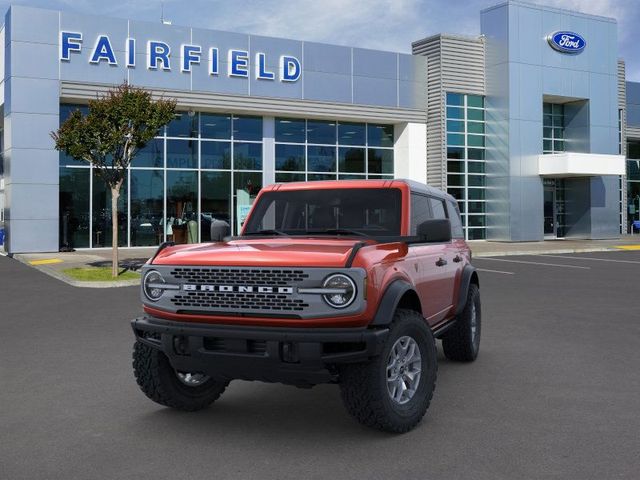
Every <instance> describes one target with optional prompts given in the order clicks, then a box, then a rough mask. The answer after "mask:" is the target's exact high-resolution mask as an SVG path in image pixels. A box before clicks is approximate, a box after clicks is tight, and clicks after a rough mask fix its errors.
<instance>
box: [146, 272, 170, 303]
mask: <svg viewBox="0 0 640 480" xmlns="http://www.w3.org/2000/svg"><path fill="white" fill-rule="evenodd" d="M164 283H165V281H164V278H162V275H160V273H159V272H158V271H156V270H149V271H148V272H147V273H146V274H145V275H144V279H143V280H142V291H143V292H144V296H145V297H147V298H148V299H149V300H151V301H152V302H157V301H158V300H159V299H160V297H161V296H162V294H163V293H164V288H162V287H161V285H163V284H164Z"/></svg>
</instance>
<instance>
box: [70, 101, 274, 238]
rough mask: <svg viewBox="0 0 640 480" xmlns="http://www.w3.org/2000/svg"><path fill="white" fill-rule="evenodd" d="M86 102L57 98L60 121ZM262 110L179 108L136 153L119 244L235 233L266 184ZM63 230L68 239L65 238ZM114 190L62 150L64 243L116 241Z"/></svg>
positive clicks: (121, 217)
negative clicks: (239, 112) (252, 113)
mask: <svg viewBox="0 0 640 480" xmlns="http://www.w3.org/2000/svg"><path fill="white" fill-rule="evenodd" d="M76 109H77V110H80V112H81V113H83V114H86V113H87V111H88V110H87V107H86V106H85V105H73V104H62V105H60V122H63V121H64V120H65V119H66V118H68V116H69V115H70V114H71V112H72V111H74V110H76ZM262 148H263V147H262V117H259V116H249V115H232V114H221V113H204V112H177V113H176V116H175V119H174V120H173V121H171V122H170V123H169V125H167V126H166V127H165V128H163V129H162V130H161V131H159V132H158V135H157V136H156V137H155V138H154V139H153V140H151V141H150V142H148V143H147V145H146V146H145V147H144V148H143V149H141V150H140V151H139V152H138V154H137V155H136V157H135V158H134V160H133V162H132V165H131V167H130V169H129V172H128V178H127V181H126V182H125V184H124V185H123V187H122V191H121V196H120V199H119V202H118V205H119V208H118V217H119V222H120V227H119V228H120V231H119V242H118V243H119V244H120V245H121V246H131V247H134V246H155V245H159V244H160V243H162V242H163V241H168V240H170V241H175V242H176V243H196V242H199V241H209V240H211V238H212V237H211V235H212V232H214V238H220V237H219V234H220V232H227V233H229V232H231V233H237V232H238V231H239V228H240V227H241V225H242V222H243V221H244V217H245V216H246V214H247V212H248V209H249V207H250V206H251V203H252V202H253V200H254V199H255V197H256V195H257V193H258V191H259V190H260V188H262ZM65 232H66V239H65V238H64V235H65ZM111 241H112V239H111V193H110V191H109V190H108V189H106V188H105V184H104V181H103V180H102V179H101V178H100V177H99V176H98V175H97V171H96V169H94V168H93V167H91V166H90V165H89V164H88V163H87V162H83V161H76V160H74V159H73V158H69V157H67V156H66V155H64V154H62V153H60V245H61V246H62V245H63V244H64V243H65V242H66V243H67V244H69V246H71V247H74V248H83V247H85V248H86V247H109V246H111Z"/></svg>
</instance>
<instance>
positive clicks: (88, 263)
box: [13, 247, 157, 288]
mask: <svg viewBox="0 0 640 480" xmlns="http://www.w3.org/2000/svg"><path fill="white" fill-rule="evenodd" d="M156 249H157V247H143V248H121V249H120V250H119V262H118V263H119V265H120V269H121V270H122V269H127V270H133V271H137V270H139V269H140V267H141V266H142V265H144V264H145V262H146V261H147V260H148V259H149V258H151V257H152V256H153V254H154V253H155V251H156ZM13 258H14V259H16V260H18V261H20V262H22V263H24V264H26V265H29V266H31V267H34V268H37V269H38V270H40V271H41V272H43V273H46V274H47V275H50V276H52V277H55V278H57V279H58V280H61V281H63V282H65V283H68V284H69V285H73V286H74V287H87V288H110V287H129V286H132V285H139V284H140V280H138V279H134V280H115V281H109V282H83V281H79V280H74V279H72V278H69V277H68V276H67V275H65V274H64V273H63V270H66V269H67V268H74V267H108V266H110V265H111V249H110V248H109V249H94V250H89V249H80V250H76V251H75V252H55V253H16V254H15V255H13Z"/></svg>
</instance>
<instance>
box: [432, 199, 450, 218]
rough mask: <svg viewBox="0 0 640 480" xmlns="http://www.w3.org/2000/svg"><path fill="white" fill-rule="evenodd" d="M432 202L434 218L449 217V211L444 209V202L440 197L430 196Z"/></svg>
mask: <svg viewBox="0 0 640 480" xmlns="http://www.w3.org/2000/svg"><path fill="white" fill-rule="evenodd" d="M429 202H430V203H431V211H432V212H433V218H443V219H446V218H447V212H446V211H445V209H444V202H443V201H442V200H440V199H439V198H432V197H429Z"/></svg>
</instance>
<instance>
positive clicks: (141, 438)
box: [0, 251, 640, 480]
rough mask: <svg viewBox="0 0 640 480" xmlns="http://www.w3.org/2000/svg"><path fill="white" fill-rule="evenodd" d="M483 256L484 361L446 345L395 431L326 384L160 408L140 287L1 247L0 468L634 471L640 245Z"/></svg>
mask: <svg viewBox="0 0 640 480" xmlns="http://www.w3.org/2000/svg"><path fill="white" fill-rule="evenodd" d="M474 264H475V265H476V267H477V268H479V269H480V270H481V271H480V274H481V293H482V301H483V332H482V344H481V352H480V356H479V358H478V360H477V361H476V362H475V363H473V364H455V363H451V362H448V361H447V360H445V359H444V357H443V356H442V354H441V353H440V363H439V372H438V384H437V387H436V392H435V396H434V400H433V402H432V404H431V408H430V409H429V411H428V413H427V416H426V417H425V419H424V420H423V422H422V423H421V424H420V425H419V427H418V428H417V429H416V430H414V431H412V432H410V433H408V434H406V435H401V436H393V435H389V434H384V433H380V432H377V431H372V430H368V429H366V428H364V427H361V426H359V425H358V424H356V423H355V422H354V421H352V420H351V419H350V418H349V417H348V416H347V414H346V413H345V411H344V409H343V407H342V404H341V401H340V396H339V392H338V388H337V387H335V386H330V385H328V386H320V387H316V388H313V389H311V390H300V389H296V388H294V387H286V386H281V385H268V384H261V383H249V382H234V383H232V384H231V386H230V388H229V389H228V390H227V392H226V393H225V394H224V395H223V397H222V398H221V399H220V400H219V402H217V403H215V404H214V405H213V406H212V407H211V408H210V409H208V410H205V411H202V412H198V413H191V414H187V413H181V412H175V411H171V410H168V409H164V408H161V407H160V406H158V405H156V404H153V403H152V402H150V401H149V400H147V399H146V397H144V395H143V394H142V393H141V392H140V391H139V390H138V387H137V385H136V383H135V381H134V379H133V375H132V372H131V346H132V334H131V331H130V327H129V324H128V320H129V319H130V318H132V317H134V316H136V315H137V314H138V313H139V312H140V308H139V305H138V291H137V288H134V287H130V288H112V289H78V288H75V287H72V286H69V285H66V284H63V283H61V282H59V281H57V280H55V279H53V278H51V277H49V276H46V275H44V274H42V273H41V272H38V271H36V270H34V269H30V268H29V267H27V266H25V265H23V264H20V263H18V262H16V261H14V260H11V259H9V258H6V257H0V385H1V386H0V405H1V407H2V408H0V435H1V441H0V478H2V479H7V480H17V479H65V480H71V479H83V480H86V479H94V478H95V479H98V478H99V479H134V478H135V479H144V478H154V479H165V478H166V479H169V478H171V479H183V478H192V479H203V478H215V479H227V478H238V479H249V478H261V479H269V478H274V479H275V478H277V479H288V478H300V479H315V478H318V479H320V478H322V479H325V478H334V479H346V478H362V479H375V478H384V479H395V478H403V479H414V478H415V479H441V478H442V479H444V478H447V479H491V480H495V479H542V478H553V479H598V480H602V479H613V478H625V479H627V478H628V479H635V478H638V476H639V475H640V474H639V473H638V472H640V433H639V432H640V252H638V251H636V252H606V253H582V254H575V255H557V256H521V257H501V258H482V259H480V258H479V259H477V260H475V261H474Z"/></svg>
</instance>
